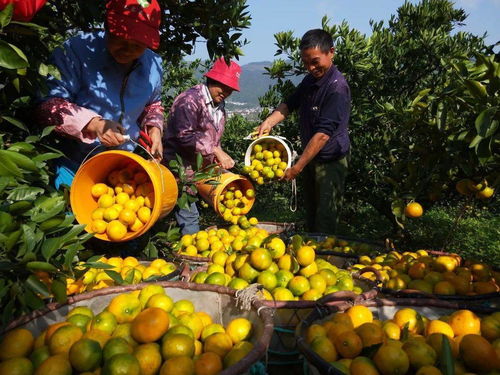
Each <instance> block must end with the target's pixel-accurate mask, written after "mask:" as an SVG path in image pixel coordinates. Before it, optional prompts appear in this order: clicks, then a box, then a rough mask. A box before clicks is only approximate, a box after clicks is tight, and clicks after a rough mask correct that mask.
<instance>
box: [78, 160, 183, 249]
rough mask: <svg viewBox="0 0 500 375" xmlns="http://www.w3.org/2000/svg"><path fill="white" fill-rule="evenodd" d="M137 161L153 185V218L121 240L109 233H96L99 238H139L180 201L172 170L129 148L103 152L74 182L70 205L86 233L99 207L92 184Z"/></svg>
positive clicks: (87, 165)
mask: <svg viewBox="0 0 500 375" xmlns="http://www.w3.org/2000/svg"><path fill="white" fill-rule="evenodd" d="M134 162H135V164H137V165H139V166H140V167H142V169H143V170H144V172H145V173H146V174H147V175H148V176H149V179H150V180H151V183H152V185H153V192H154V205H153V207H152V209H151V218H150V219H149V221H148V222H147V223H145V224H144V226H143V227H142V228H141V229H140V230H138V231H137V232H127V234H126V235H125V237H123V238H122V239H120V240H118V241H112V240H111V239H109V238H108V235H107V234H106V233H103V234H96V235H95V237H97V238H99V239H100V240H104V241H110V242H124V241H129V240H132V239H134V238H137V237H139V236H141V235H142V234H144V233H146V232H147V231H148V230H149V228H151V227H152V226H153V225H154V223H155V222H156V221H157V220H158V219H161V218H162V217H164V216H166V215H167V214H168V213H169V212H170V211H172V209H173V208H174V206H175V204H176V202H177V193H178V192H177V182H176V181H175V178H174V175H173V174H172V172H170V171H169V170H168V169H167V168H166V167H165V166H163V165H161V164H159V163H157V162H156V161H152V160H146V159H144V158H142V157H141V156H139V155H137V154H134V153H132V152H128V151H120V150H112V151H105V152H101V153H99V154H97V155H96V156H94V157H92V158H90V159H89V160H87V161H86V162H85V163H84V164H83V165H81V166H80V168H79V169H78V171H77V172H76V174H75V178H74V179H73V183H72V184H71V191H70V203H71V208H72V210H73V213H74V215H75V218H76V220H77V221H78V223H80V224H84V225H86V226H87V227H86V228H85V230H86V231H87V232H89V233H92V231H91V226H90V224H91V223H92V218H91V215H92V212H93V211H94V210H95V209H96V208H97V206H98V205H97V202H96V200H95V199H94V197H92V194H91V188H92V186H93V185H94V184H96V183H99V182H105V181H107V177H108V175H109V174H110V173H111V171H113V170H115V169H120V168H123V167H124V166H127V165H130V164H131V163H134Z"/></svg>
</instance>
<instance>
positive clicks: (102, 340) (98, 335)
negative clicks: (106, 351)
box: [83, 329, 111, 348]
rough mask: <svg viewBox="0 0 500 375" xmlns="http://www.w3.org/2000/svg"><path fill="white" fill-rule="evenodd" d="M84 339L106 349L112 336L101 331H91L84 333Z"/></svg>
mask: <svg viewBox="0 0 500 375" xmlns="http://www.w3.org/2000/svg"><path fill="white" fill-rule="evenodd" d="M83 338H86V339H91V340H94V341H97V342H98V343H99V345H101V348H104V346H105V345H106V343H107V342H108V340H109V339H110V338H111V335H110V334H109V333H108V332H104V331H101V330H100V329H89V330H87V332H85V333H84V335H83Z"/></svg>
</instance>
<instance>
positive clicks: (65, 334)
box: [48, 324, 83, 355]
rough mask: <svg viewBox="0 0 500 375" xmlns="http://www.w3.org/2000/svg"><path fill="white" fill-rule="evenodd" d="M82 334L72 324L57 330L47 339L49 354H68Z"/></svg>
mask: <svg viewBox="0 0 500 375" xmlns="http://www.w3.org/2000/svg"><path fill="white" fill-rule="evenodd" d="M82 336H83V332H82V330H81V329H80V328H78V327H77V326H74V325H72V324H70V325H66V326H62V327H60V328H59V329H57V330H56V331H55V332H54V333H53V334H52V336H51V337H50V339H49V345H48V346H49V350H50V354H52V355H56V354H68V353H69V350H70V349H71V346H72V345H73V344H74V343H75V342H77V341H78V340H80V339H81V338H82Z"/></svg>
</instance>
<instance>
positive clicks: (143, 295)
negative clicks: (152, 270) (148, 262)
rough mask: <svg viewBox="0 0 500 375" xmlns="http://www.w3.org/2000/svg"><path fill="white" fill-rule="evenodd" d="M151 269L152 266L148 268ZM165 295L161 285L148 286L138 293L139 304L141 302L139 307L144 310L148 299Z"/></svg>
mask: <svg viewBox="0 0 500 375" xmlns="http://www.w3.org/2000/svg"><path fill="white" fill-rule="evenodd" d="M150 267H152V266H150ZM158 294H159V295H165V289H163V287H162V286H161V285H158V284H149V285H147V286H146V287H144V288H142V289H141V291H140V292H139V297H138V298H139V302H141V307H142V308H144V307H145V306H146V305H147V303H148V301H149V299H150V298H151V297H152V296H154V295H158Z"/></svg>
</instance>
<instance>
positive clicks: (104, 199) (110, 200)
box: [97, 194, 115, 208]
mask: <svg viewBox="0 0 500 375" xmlns="http://www.w3.org/2000/svg"><path fill="white" fill-rule="evenodd" d="M97 204H98V205H99V207H101V208H109V207H111V206H112V205H114V204H115V198H114V197H113V196H111V195H109V194H103V195H101V196H100V197H99V200H98V201H97Z"/></svg>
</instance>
